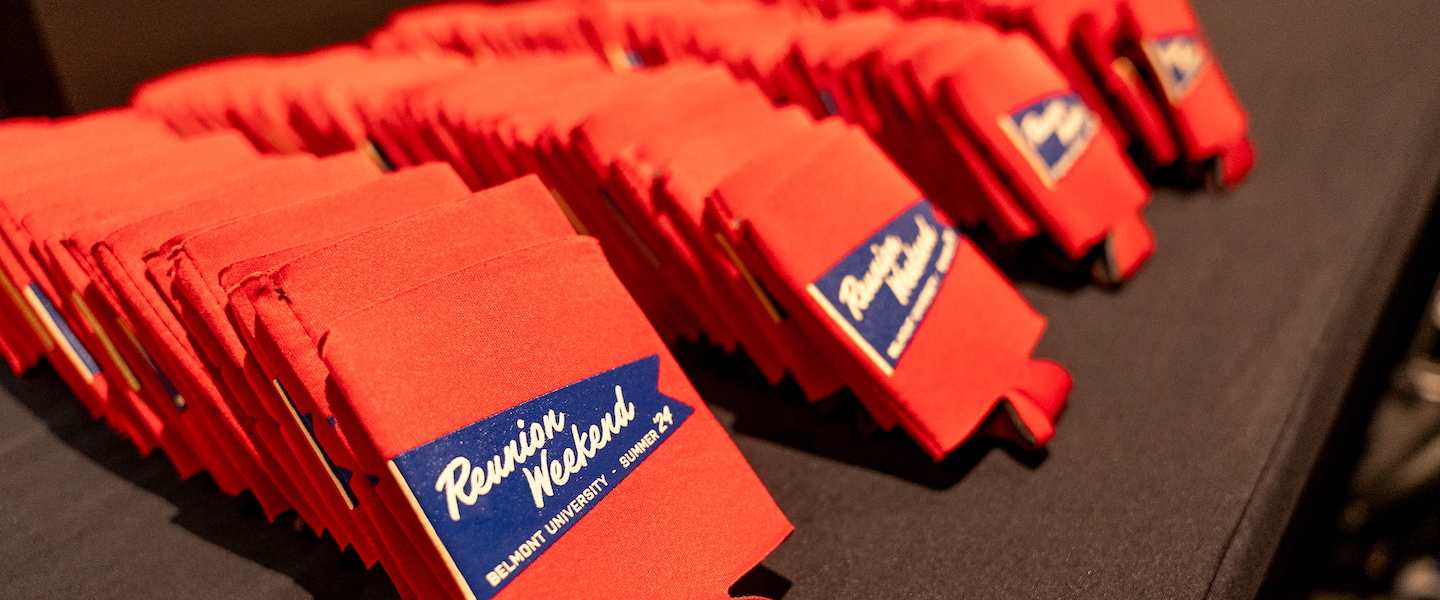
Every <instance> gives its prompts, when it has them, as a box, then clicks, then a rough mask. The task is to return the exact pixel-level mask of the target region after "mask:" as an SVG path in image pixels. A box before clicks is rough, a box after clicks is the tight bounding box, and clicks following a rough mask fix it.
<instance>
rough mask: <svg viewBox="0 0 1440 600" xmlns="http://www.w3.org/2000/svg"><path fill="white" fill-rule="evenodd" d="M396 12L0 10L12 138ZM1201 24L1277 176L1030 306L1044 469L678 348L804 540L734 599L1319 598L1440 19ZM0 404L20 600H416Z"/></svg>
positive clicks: (1303, 8) (1402, 284) (118, 6)
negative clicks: (173, 77)
mask: <svg viewBox="0 0 1440 600" xmlns="http://www.w3.org/2000/svg"><path fill="white" fill-rule="evenodd" d="M398 4H399V3H393V4H392V3H387V2H374V1H365V0H361V1H350V2H337V1H333V0H325V1H319V2H305V3H295V2H276V1H258V0H256V1H246V2H216V1H206V2H158V1H148V2H123V3H122V2H95V1H90V2H81V1H78V0H71V1H59V0H37V1H35V2H31V3H29V4H27V3H25V2H18V1H16V0H0V97H3V100H4V102H3V107H0V113H4V114H9V115H12V116H13V115H18V114H60V113H63V112H66V111H85V110H92V109H96V108H100V107H105V106H112V105H117V104H120V103H123V102H124V101H125V99H126V98H127V97H128V94H129V91H130V89H131V88H132V87H133V86H134V84H136V83H138V82H139V81H142V80H143V79H145V78H148V77H151V76H154V75H157V74H159V73H162V72H165V71H167V70H170V69H173V68H175V67H179V66H182V65H185V64H189V63H192V62H195V61H199V60H203V59H208V58H214V57H218V56H224V55H229V54H235V53H241V52H254V51H271V52H274V51H294V50H303V49H307V48H311V47H314V46H317V45H321V44H325V43H332V42H338V41H343V40H353V39H358V38H359V37H360V36H361V35H363V34H364V32H365V31H367V30H369V29H370V28H372V27H375V26H377V25H379V24H380V23H381V21H382V19H383V16H384V14H385V13H386V12H388V11H389V10H391V9H392V8H394V7H395V6H397V5H398ZM1195 7H1196V10H1197V12H1198V13H1199V14H1200V16H1201V19H1202V21H1203V22H1204V24H1205V26H1206V28H1207V31H1208V34H1209V36H1210V38H1211V42H1212V45H1213V49H1214V52H1215V53H1216V55H1217V56H1218V59H1219V60H1220V62H1221V64H1222V65H1223V66H1224V68H1225V70H1226V73H1227V75H1228V76H1229V77H1230V80H1231V83H1232V85H1233V86H1234V87H1235V89H1236V91H1237V93H1238V94H1239V96H1240V98H1241V100H1242V102H1243V103H1244V104H1245V106H1246V107H1247V108H1248V109H1249V111H1250V115H1251V120H1252V134H1253V137H1254V140H1255V143H1256V145H1257V147H1258V151H1259V163H1258V166H1257V168H1256V170H1255V171H1254V173H1253V174H1252V175H1251V177H1250V178H1249V179H1248V180H1247V181H1246V182H1245V183H1244V184H1243V185H1242V186H1240V187H1239V188H1238V189H1236V190H1233V191H1231V192H1229V193H1224V194H1216V193H1200V192H1193V191H1183V190H1174V189H1160V190H1158V191H1157V192H1156V194H1155V198H1154V202H1153V204H1152V205H1151V207H1150V208H1149V209H1148V211H1147V213H1146V215H1147V217H1148V218H1149V220H1150V221H1151V222H1152V224H1153V225H1154V228H1155V230H1156V234H1157V237H1158V239H1159V246H1158V249H1157V253H1156V255H1155V257H1154V258H1153V259H1152V261H1151V263H1150V264H1149V265H1148V266H1146V267H1145V269H1144V270H1143V271H1141V272H1140V274H1139V275H1138V277H1137V278H1136V279H1135V280H1134V281H1133V282H1131V283H1129V284H1127V285H1126V286H1125V287H1124V288H1123V289H1122V290H1120V291H1118V292H1116V291H1105V290H1100V289H1096V288H1093V287H1085V288H1080V289H1071V288H1065V287H1058V286H1053V285H1048V284H1046V283H1043V282H1030V281H1027V282H1022V283H1021V284H1020V286H1021V289H1022V291H1023V292H1024V293H1025V295H1026V297H1027V298H1028V299H1030V301H1031V302H1032V303H1033V304H1034V305H1035V306H1036V308H1038V309H1039V310H1040V311H1041V312H1042V313H1044V314H1045V315H1046V316H1047V317H1048V318H1049V319H1050V328H1049V331H1048V333H1047V334H1046V337H1045V339H1044V340H1043V341H1042V343H1041V345H1040V347H1039V350H1038V354H1039V355H1041V356H1045V357H1049V358H1054V359H1057V360H1059V361H1061V362H1062V363H1063V364H1064V365H1065V366H1066V367H1067V368H1069V369H1070V370H1071V372H1072V374H1073V375H1074V378H1075V384H1076V385H1075V391H1074V393H1073V394H1072V396H1071V398H1070V404H1069V408H1068V409H1067V411H1066V412H1065V414H1064V415H1063V416H1062V418H1061V420H1060V422H1059V425H1058V433H1057V435H1056V437H1055V439H1054V441H1053V442H1052V444H1051V445H1050V448H1049V450H1048V452H1046V453H1044V454H1039V455H1034V454H1023V453H1019V452H1016V451H1013V450H1012V449H1008V448H1004V447H995V446H993V445H992V444H989V443H985V442H977V443H972V444H969V445H967V446H966V447H964V448H962V449H961V450H960V451H958V452H957V453H956V454H955V455H954V456H952V457H951V458H950V459H949V460H947V461H946V462H945V463H943V464H939V465H936V464H933V463H931V462H930V461H929V460H928V459H926V458H925V457H924V455H923V453H922V452H920V450H919V449H918V448H916V447H915V446H914V444H913V443H911V442H910V441H909V440H908V439H906V438H904V436H901V435H867V434H864V433H862V431H863V430H862V428H861V427H858V426H857V425H856V421H857V419H856V416H855V410H856V409H855V407H854V403H853V401H851V400H849V399H847V398H846V397H844V396H843V395H842V396H840V397H837V398H833V399H831V400H829V401H827V402H825V403H822V404H821V405H820V406H811V405H807V404H806V403H805V402H804V401H803V399H802V397H801V395H800V394H799V392H798V390H797V389H795V388H794V386H793V385H792V384H789V383H786V384H782V385H781V386H779V387H777V388H772V387H770V386H767V385H765V384H764V382H763V380H762V379H761V378H760V377H758V376H757V375H755V374H754V372H753V369H752V367H751V366H750V365H749V364H748V362H747V361H746V359H744V358H743V357H729V356H724V355H723V354H721V353H720V352H718V351H716V350H714V349H712V348H708V347H705V346H686V347H682V348H678V349H677V356H678V357H679V358H680V359H681V361H682V364H684V365H685V366H686V368H687V372H688V373H689V374H690V375H691V377H692V379H693V381H694V382H695V384H696V386H697V388H699V390H700V392H701V394H702V395H703V396H704V397H705V399H706V400H707V401H708V402H710V403H711V405H712V406H713V407H714V408H715V409H716V411H717V413H719V415H720V417H721V419H722V421H723V422H725V423H726V424H727V426H729V427H730V428H731V430H732V433H734V437H735V441H736V443H737V445H739V447H740V449H741V450H742V451H743V452H744V453H745V455H746V457H747V458H748V459H749V460H750V462H751V464H752V465H753V466H754V468H755V470H756V472H757V473H758V474H759V475H760V477H761V478H762V480H763V481H764V482H765V483H766V485H767V486H768V487H769V489H770V491H771V493H772V494H773V495H774V496H775V499H776V501H777V502H778V503H779V504H780V506H781V508H782V509H783V510H784V511H785V513H786V514H787V515H788V516H789V517H790V519H791V520H792V521H793V522H794V524H795V525H796V528H797V530H796V533H795V534H794V535H793V536H792V537H791V538H790V539H789V540H788V541H786V542H785V543H784V544H782V545H781V546H780V547H779V548H778V549H777V550H776V551H775V552H774V553H773V554H772V555H771V557H770V558H769V559H767V560H766V561H765V563H764V566H763V567H761V568H760V569H757V570H756V571H755V572H753V573H752V574H751V575H750V576H749V577H747V579H746V580H745V581H744V582H742V584H741V585H740V586H739V587H738V588H737V590H736V591H737V592H739V591H758V592H764V593H768V594H771V595H777V596H778V595H781V594H783V595H784V597H785V598H787V599H791V600H794V599H810V598H827V599H829V598H899V597H906V598H951V597H957V596H959V597H971V598H1042V597H1043V598H1202V597H1206V598H1247V597H1253V596H1255V595H1256V594H1257V593H1259V592H1261V591H1262V586H1264V587H1263V590H1264V595H1265V596H1267V597H1291V596H1297V595H1300V594H1302V593H1303V591H1304V590H1305V589H1306V587H1307V585H1308V583H1307V582H1309V581H1313V580H1314V578H1315V576H1316V573H1315V570H1316V569H1318V568H1319V566H1318V565H1319V564H1321V561H1320V559H1318V558H1316V555H1317V554H1323V550H1321V549H1323V546H1324V544H1323V542H1324V537H1325V534H1324V531H1325V528H1326V527H1328V525H1329V522H1330V521H1331V520H1332V519H1333V512H1334V511H1335V510H1338V505H1337V502H1338V501H1337V500H1336V498H1337V494H1339V493H1340V492H1338V491H1336V490H1338V489H1341V488H1343V484H1344V480H1345V476H1346V475H1347V474H1348V469H1349V466H1350V464H1351V463H1352V462H1353V454H1354V447H1355V446H1356V445H1357V444H1358V442H1357V439H1358V435H1359V434H1358V433H1357V432H1358V431H1360V430H1361V429H1363V426H1364V423H1365V420H1366V419H1367V416H1368V412H1369V407H1370V406H1371V405H1372V404H1373V402H1374V396H1375V394H1376V393H1377V392H1376V391H1375V389H1376V388H1377V386H1380V385H1381V383H1379V382H1383V380H1384V379H1385V377H1386V373H1387V370H1388V364H1389V361H1393V360H1394V357H1393V356H1392V355H1393V354H1394V349H1395V348H1397V347H1402V348H1403V345H1404V340H1405V339H1407V338H1408V332H1409V331H1411V330H1413V324H1414V321H1415V319H1416V318H1417V315H1418V312H1419V310H1420V309H1421V306H1420V305H1423V301H1424V297H1423V296H1424V294H1425V293H1428V290H1429V287H1430V284H1431V283H1432V282H1433V281H1434V276H1435V273H1434V271H1435V269H1436V268H1437V265H1436V264H1435V262H1436V261H1435V256H1436V255H1437V254H1440V253H1437V252H1436V251H1435V245H1436V244H1435V241H1436V235H1435V233H1434V232H1433V231H1430V230H1427V229H1426V227H1425V224H1426V222H1427V215H1428V211H1429V210H1430V207H1431V205H1432V204H1433V200H1434V197H1435V184H1436V182H1437V181H1440V146H1437V141H1440V35H1436V32H1437V31H1440V6H1437V5H1435V4H1434V3H1433V2H1429V1H1427V0H1396V1H1394V2H1386V3H1377V2H1369V1H1361V0H1350V1H1345V0H1335V1H1327V2H1323V3H1321V2H1313V1H1302V0H1289V1H1275V2H1265V3H1255V2H1247V1H1244V0H1195ZM1416 290H1420V291H1418V292H1417V291H1416ZM1417 297H1418V298H1419V300H1418V304H1417V300H1416V298H1417ZM959 384H963V382H962V383H959ZM0 385H3V389H0V507H4V509H3V511H0V582H3V589H4V590H5V592H4V593H0V595H6V596H12V595H13V597H26V598H29V597H56V598H62V597H63V598H69V597H95V596H99V597H105V596H114V597H207V598H248V597H255V598H290V597H305V596H307V595H311V596H315V597H326V598H350V597H388V596H391V595H393V594H394V590H393V588H389V586H388V582H387V581H386V579H385V576H384V574H383V573H382V572H381V571H380V570H379V569H375V570H373V571H366V570H365V569H363V568H362V567H360V566H359V564H358V560H357V559H355V558H354V557H353V556H352V555H349V554H342V553H340V552H338V551H336V550H335V549H334V548H333V543H331V542H330V541H329V540H315V539H314V538H313V536H312V535H310V534H308V533H306V532H303V531H301V532H296V531H294V530H293V529H292V528H289V527H288V526H287V524H286V523H281V524H278V525H272V524H267V523H266V522H265V521H264V519H263V517H262V516H261V515H260V513H259V510H258V508H256V507H255V506H254V504H253V500H251V499H249V498H248V497H245V496H242V497H241V498H229V497H226V496H224V495H223V494H220V493H219V492H218V491H216V490H215V488H214V486H213V484H211V483H210V482H209V481H208V480H207V479H206V477H205V476H199V477H196V478H194V479H192V480H190V481H187V482H180V481H179V480H178V479H177V478H176V477H175V475H174V472H173V471H172V470H170V468H169V466H168V464H167V463H166V462H165V460H164V458H163V456H161V455H159V454H157V455H155V456H151V457H149V458H144V459H142V458H140V457H138V456H136V455H135V453H134V451H133V450H132V449H130V447H129V446H128V445H127V444H126V443H125V442H123V441H122V440H121V439H120V438H119V437H118V436H115V435H114V434H112V433H110V432H109V431H107V430H106V429H105V427H104V426H103V425H100V424H97V423H93V422H91V421H89V420H88V419H87V418H86V416H85V414H84V411H83V409H82V408H81V407H80V405H79V404H78V403H77V402H76V401H75V400H74V399H73V398H71V397H70V395H69V393H68V392H67V391H66V390H65V388H64V386H63V385H62V384H61V383H60V382H59V380H58V379H57V378H56V377H55V376H54V375H53V374H52V373H50V372H48V371H46V370H44V369H41V370H39V371H38V372H36V373H32V374H28V375H26V376H25V377H23V378H18V379H17V378H15V377H13V376H10V375H8V374H5V375H0ZM1317 465H1318V467H1319V468H1317ZM1337 482H1338V483H1337ZM1307 490H1308V493H1307ZM1297 507H1298V510H1297ZM1292 517H1293V518H1292ZM1287 531H1288V534H1287ZM1282 540H1283V543H1282ZM1277 548H1279V549H1281V551H1280V552H1278V554H1277ZM1277 556H1278V559H1276V560H1273V561H1272V558H1276V557H1277ZM1272 563H1273V568H1272ZM1267 574H1268V575H1269V579H1268V580H1267Z"/></svg>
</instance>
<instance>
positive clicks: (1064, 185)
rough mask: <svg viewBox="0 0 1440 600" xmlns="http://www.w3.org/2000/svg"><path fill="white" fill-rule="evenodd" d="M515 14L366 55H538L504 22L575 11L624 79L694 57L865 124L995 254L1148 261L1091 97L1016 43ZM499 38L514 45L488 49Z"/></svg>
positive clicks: (961, 36) (726, 11)
mask: <svg viewBox="0 0 1440 600" xmlns="http://www.w3.org/2000/svg"><path fill="white" fill-rule="evenodd" d="M520 6H526V7H528V8H527V9H526V10H525V11H523V12H521V11H518V10H517V9H516V8H515V7H513V6H505V7H492V6H489V5H483V4H467V3H451V4H437V5H427V6H421V7H416V8H412V9H406V10H404V11H400V12H398V13H396V14H395V15H393V16H392V17H391V20H390V22H389V24H387V26H386V27H384V28H382V29H380V30H378V31H376V32H374V33H372V34H371V36H370V39H369V43H370V44H371V46H372V47H374V48H376V49H377V50H379V51H382V52H385V53H403V52H412V53H413V52H420V51H429V52H434V51H435V50H436V49H441V50H449V51H452V52H457V53H464V54H469V55H471V56H476V55H477V53H476V48H479V47H484V46H485V45H486V44H487V43H489V44H497V45H500V46H503V51H504V52H506V53H510V54H514V53H515V52H517V50H516V49H523V48H527V47H533V46H535V45H536V43H535V41H534V40H533V39H532V38H533V36H534V34H533V33H531V32H530V30H528V29H526V28H523V27H518V28H517V27H511V26H508V25H507V23H508V20H509V19H514V18H518V17H517V15H522V14H523V15H527V16H529V15H534V14H539V13H543V12H545V11H548V12H549V13H552V14H554V15H564V14H570V15H572V17H573V19H575V20H576V21H578V22H579V23H580V25H579V26H569V25H567V26H566V27H565V28H564V29H565V30H566V31H577V30H578V31H581V32H584V34H585V35H587V36H588V37H589V40H590V42H589V44H590V48H589V49H590V50H591V51H592V52H596V53H599V54H601V55H603V56H604V57H605V58H606V60H607V61H608V62H609V63H610V64H611V65H612V66H614V67H615V68H617V69H620V70H625V69H629V68H635V67H637V66H642V65H658V64H663V63H666V62H670V61H674V60H681V59H685V58H699V59H701V60H704V61H706V62H711V63H716V64H723V65H725V66H726V67H727V68H728V69H729V70H730V71H731V73H733V74H734V75H735V76H736V77H738V78H741V79H745V80H748V81H753V82H755V83H756V84H757V85H758V86H759V88H760V89H761V90H762V91H764V92H765V94H766V96H768V97H769V98H770V99H771V100H772V102H774V103H776V104H777V105H786V104H794V105H798V106H801V107H803V108H805V109H807V110H808V111H809V112H810V113H811V114H812V115H813V116H815V117H816V118H821V117H824V116H828V115H840V116H842V117H844V118H845V119H846V120H847V121H849V122H851V123H854V124H857V125H860V126H862V127H864V128H865V129H866V130H867V131H868V132H869V133H870V135H871V136H872V137H873V138H874V139H875V140H876V142H878V143H879V144H880V145H881V146H882V147H883V148H885V150H886V151H887V153H888V154H889V155H890V156H891V158H892V159H893V160H894V161H895V162H896V163H897V164H899V165H900V166H901V167H902V168H904V169H905V171H906V172H907V174H909V176H910V177H911V178H912V179H913V180H915V181H916V182H917V183H919V184H920V185H921V187H922V189H924V190H925V192H926V195H927V196H928V197H930V198H931V199H932V200H933V201H934V202H936V203H937V204H938V205H939V206H940V208H941V209H942V210H944V211H945V212H946V213H947V214H948V215H949V216H950V217H951V218H953V219H955V220H956V221H958V222H959V223H960V224H961V225H962V226H964V227H965V228H966V229H967V230H969V231H971V232H972V233H976V234H977V235H978V238H979V239H980V240H981V241H982V242H984V243H986V246H987V248H989V249H990V250H991V251H992V253H1001V254H1004V255H1008V254H1011V253H1014V252H1015V251H1016V250H1017V249H1018V248H1019V246H1020V245H1021V243H1022V242H1025V241H1027V240H1037V241H1038V240H1044V242H1045V243H1044V244H1043V247H1045V248H1047V249H1050V250H1053V252H1049V254H1050V255H1052V256H1053V257H1054V258H1055V259H1056V262H1057V263H1058V264H1060V265H1061V266H1063V267H1065V268H1070V269H1075V268H1087V267H1088V268H1091V269H1092V272H1093V273H1094V275H1095V278H1096V279H1097V280H1099V281H1102V282H1105V283H1112V284H1113V283H1119V282H1121V281H1124V280H1125V279H1128V278H1129V277H1131V276H1132V275H1133V274H1134V273H1135V272H1136V271H1137V270H1138V269H1139V267H1140V266H1141V265H1142V264H1143V263H1144V261H1145V260H1146V259H1147V258H1148V257H1149V256H1150V254H1151V253H1152V251H1153V248H1154V239H1153V236H1152V234H1151V232H1150V229H1149V226H1148V225H1147V224H1146V223H1145V221H1144V219H1143V218H1142V216H1141V209H1142V208H1143V207H1144V205H1145V204H1146V203H1147V202H1148V198H1149V187H1148V186H1147V185H1146V183H1145V182H1144V180H1143V179H1142V178H1141V176H1140V174H1139V172H1138V171H1137V170H1136V168H1135V167H1134V165H1133V164H1131V162H1130V160H1129V159H1128V158H1127V157H1126V155H1125V152H1124V150H1125V146H1124V144H1123V143H1122V141H1121V140H1119V139H1117V138H1116V136H1115V135H1114V131H1113V127H1112V126H1110V125H1107V123H1106V122H1105V121H1104V120H1103V119H1102V117H1101V113H1100V112H1097V110H1096V109H1095V108H1094V105H1095V102H1096V100H1095V99H1093V98H1091V99H1088V100H1087V99H1085V98H1082V95H1081V94H1080V93H1079V92H1078V91H1077V89H1076V88H1075V86H1073V85H1072V84H1071V82H1070V80H1069V79H1067V77H1066V75H1065V73H1064V72H1062V71H1061V70H1060V69H1059V68H1058V67H1057V66H1056V65H1055V64H1054V63H1053V62H1052V60H1051V59H1050V58H1049V57H1047V56H1046V54H1045V52H1044V51H1043V50H1042V48H1041V47H1039V46H1037V45H1036V43H1035V42H1034V41H1033V40H1032V39H1031V38H1030V37H1029V36H1027V35H1025V34H1022V33H1003V32H1001V31H999V30H997V29H996V28H995V27H994V26H993V25H991V24H988V23H986V22H980V21H972V22H962V21H957V20H954V19H948V18H929V19H919V20H914V21H906V20H902V19H900V18H898V17H896V16H894V15H893V14H891V13H889V12H883V11H882V12H872V13H863V14H855V15H845V16H843V17H841V18H837V19H833V20H825V19H817V18H814V17H811V16H806V15H802V14H799V13H796V12H792V11H790V10H788V9H785V8H780V7H765V6H761V5H751V4H743V3H721V4H714V3H708V2H700V1H679V2H627V1H623V0H616V1H611V2H600V1H597V2H587V3H578V4H577V3H571V2H557V3H551V2H535V3H528V4H522V5H520ZM530 18H531V20H532V21H533V20H534V19H533V17H530ZM550 22H553V23H562V22H564V21H563V20H562V19H560V18H559V17H552V18H551V19H550ZM446 23H449V26H448V27H447V26H446V25H445V24H446ZM507 32H511V33H513V35H514V36H515V37H513V38H509V41H507V42H504V43H501V42H499V41H496V40H499V39H501V38H503V37H504V35H505V34H506V33H507ZM527 36H528V37H527ZM571 37H574V36H573V35H572V36H571ZM572 42H573V43H572V44H571V45H572V46H574V45H575V44H577V43H578V42H575V41H573V40H572ZM496 52H499V51H491V52H488V53H483V54H485V55H489V54H491V53H496Z"/></svg>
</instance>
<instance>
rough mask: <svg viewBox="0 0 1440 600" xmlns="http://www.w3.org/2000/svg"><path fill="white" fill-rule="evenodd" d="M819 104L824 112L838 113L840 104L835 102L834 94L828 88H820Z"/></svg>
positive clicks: (828, 113) (829, 113)
mask: <svg viewBox="0 0 1440 600" xmlns="http://www.w3.org/2000/svg"><path fill="white" fill-rule="evenodd" d="M820 105H821V106H823V107H825V114H827V115H838V114H840V105H839V104H836V103H835V95H834V94H831V93H830V90H820Z"/></svg>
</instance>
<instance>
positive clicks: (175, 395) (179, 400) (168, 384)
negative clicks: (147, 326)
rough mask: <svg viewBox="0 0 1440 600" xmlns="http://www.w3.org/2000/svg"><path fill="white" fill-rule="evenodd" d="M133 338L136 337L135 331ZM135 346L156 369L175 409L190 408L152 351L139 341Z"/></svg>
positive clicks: (157, 376)
mask: <svg viewBox="0 0 1440 600" xmlns="http://www.w3.org/2000/svg"><path fill="white" fill-rule="evenodd" d="M131 339H134V334H133V333H132V334H131ZM135 348H136V349H138V350H140V356H143V357H145V362H146V363H147V364H149V365H150V368H151V369H153V370H154V371H155V377H156V378H158V379H159V380H160V387H163V388H165V393H166V394H169V395H170V402H172V403H174V404H175V410H176V411H177V412H182V413H183V412H185V409H187V408H190V405H189V404H188V403H186V402H185V397H184V396H182V395H180V390H178V389H175V383H174V382H172V381H170V376H168V375H166V374H165V370H164V369H161V368H160V365H157V364H155V359H154V357H151V356H150V351H149V350H146V349H145V347H144V346H141V345H140V342H138V341H136V342H135Z"/></svg>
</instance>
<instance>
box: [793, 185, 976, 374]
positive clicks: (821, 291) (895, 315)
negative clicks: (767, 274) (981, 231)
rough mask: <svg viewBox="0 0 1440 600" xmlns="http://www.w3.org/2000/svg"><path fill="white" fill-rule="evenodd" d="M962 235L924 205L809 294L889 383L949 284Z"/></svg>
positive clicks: (856, 253) (902, 217) (843, 261)
mask: <svg viewBox="0 0 1440 600" xmlns="http://www.w3.org/2000/svg"><path fill="white" fill-rule="evenodd" d="M959 243H960V232H959V231H957V230H956V229H955V228H954V227H951V226H949V225H947V224H945V223H943V222H941V221H940V220H939V219H938V218H936V216H935V206H934V205H932V204H931V203H930V201H929V200H926V199H923V198H922V199H921V200H920V201H919V202H916V203H915V204H914V205H912V206H910V208H908V209H905V212H902V213H900V215H899V216H897V217H895V218H894V219H891V220H890V222H889V223H887V224H886V225H885V226H884V227H881V228H880V230H879V231H876V232H875V233H874V234H872V235H871V236H870V238H869V239H867V240H865V242H864V243H862V244H860V246H858V247H857V248H855V249H854V250H852V251H850V254H849V255H847V256H846V257H845V258H842V259H840V262H838V263H835V266H833V267H830V270H829V271H826V272H825V274H824V275H821V276H820V278H819V279H816V280H815V282H814V283H812V284H810V285H809V286H808V288H807V291H809V292H810V295H811V297H813V298H815V300H816V301H817V302H819V303H820V305H821V307H823V308H824V309H825V312H826V313H828V314H829V315H830V318H832V319H834V320H835V322H836V323H839V324H840V327H841V328H842V329H844V330H845V332H846V333H847V334H849V336H850V339H851V340H852V341H854V342H855V344H856V345H858V346H859V347H860V349H861V350H862V351H864V352H865V354H866V355H868V356H869V357H870V359H871V360H873V361H875V365H876V366H877V367H880V370H881V371H883V372H884V373H885V374H886V375H889V374H891V373H893V372H894V370H895V365H897V364H898V363H899V362H900V358H901V357H902V356H904V355H905V350H906V349H908V348H909V346H910V340H911V338H913V337H914V336H915V331H916V330H917V329H918V328H919V327H920V324H921V322H923V321H924V320H925V315H926V314H927V313H928V312H930V305H931V304H932V303H934V301H935V297H936V296H937V295H939V293H940V286H941V285H942V284H944V283H945V274H946V273H947V272H949V270H950V263H951V262H953V261H954V260H955V250H956V247H957V246H958V245H959Z"/></svg>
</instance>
